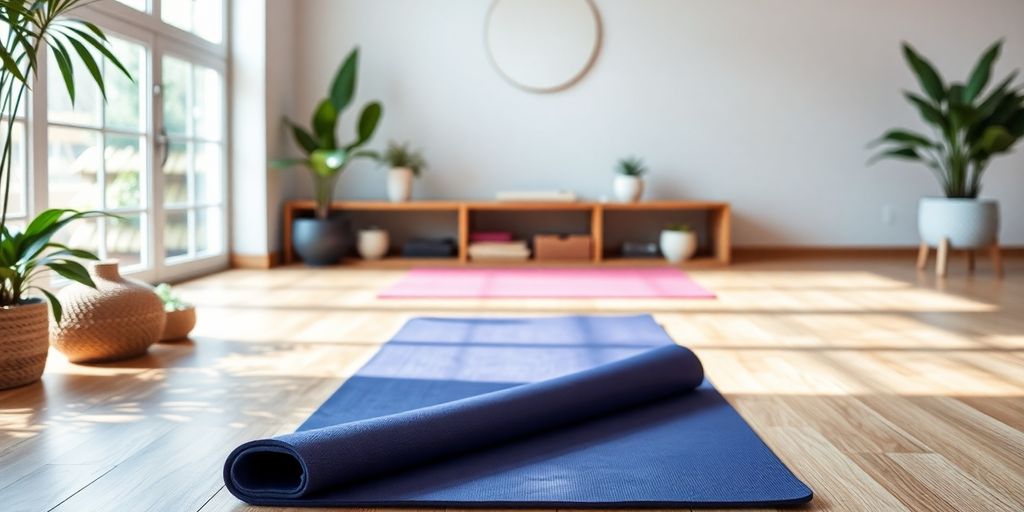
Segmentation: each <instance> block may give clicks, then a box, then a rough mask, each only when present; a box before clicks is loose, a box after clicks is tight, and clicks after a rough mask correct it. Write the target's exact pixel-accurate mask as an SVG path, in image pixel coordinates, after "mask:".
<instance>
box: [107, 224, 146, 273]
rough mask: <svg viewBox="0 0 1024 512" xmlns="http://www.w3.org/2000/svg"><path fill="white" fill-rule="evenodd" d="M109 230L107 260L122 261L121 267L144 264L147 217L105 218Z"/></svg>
mask: <svg viewBox="0 0 1024 512" xmlns="http://www.w3.org/2000/svg"><path fill="white" fill-rule="evenodd" d="M103 221H104V222H105V223H106V228H107V236H106V239H107V243H106V247H107V254H106V257H107V258H115V259H117V260H120V262H121V267H135V266H140V265H142V264H143V263H144V261H143V259H142V257H143V253H142V247H143V246H144V245H145V236H144V232H145V228H144V222H145V216H144V215H139V214H136V215H121V216H119V217H108V218H104V219H103Z"/></svg>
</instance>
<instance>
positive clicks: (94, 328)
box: [50, 261, 167, 363]
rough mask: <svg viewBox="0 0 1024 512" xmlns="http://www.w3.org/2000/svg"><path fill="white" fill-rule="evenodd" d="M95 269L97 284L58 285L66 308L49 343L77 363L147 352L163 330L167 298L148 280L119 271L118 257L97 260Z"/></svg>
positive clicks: (54, 327) (93, 273)
mask: <svg viewBox="0 0 1024 512" xmlns="http://www.w3.org/2000/svg"><path fill="white" fill-rule="evenodd" d="M92 275H93V281H94V282H95V283H96V289H92V288H89V287H88V286H85V285H82V284H78V283H73V284H71V285H69V286H67V287H65V288H64V289H63V290H61V291H60V294H59V296H58V297H59V298H60V302H61V304H62V305H63V306H64V314H63V316H62V317H61V324H60V325H59V326H58V325H57V324H56V323H54V324H53V325H52V327H51V330H50V343H51V344H52V345H53V346H54V347H55V348H56V349H57V350H60V351H61V352H63V353H64V355H66V356H67V357H68V360H69V361H71V362H73V363H85V362H100V361H116V360H120V359H129V358H133V357H138V356H141V355H142V354H145V353H146V351H147V350H148V349H149V347H150V345H152V344H154V343H156V342H157V341H159V340H160V335H161V334H163V332H164V323H165V322H166V321H167V316H166V314H164V305H163V301H161V300H160V297H157V295H156V294H155V293H153V290H152V288H150V287H149V286H148V285H146V284H144V283H141V282H139V281H135V280H133V279H126V278H124V277H121V274H120V273H119V272H118V269H117V262H116V261H109V262H102V263H96V264H95V265H94V266H93V271H92Z"/></svg>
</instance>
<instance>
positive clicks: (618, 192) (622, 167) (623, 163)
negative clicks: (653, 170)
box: [612, 156, 647, 203]
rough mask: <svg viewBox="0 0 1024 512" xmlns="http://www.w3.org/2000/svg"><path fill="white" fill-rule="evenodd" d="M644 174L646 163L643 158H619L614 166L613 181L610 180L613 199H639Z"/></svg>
mask: <svg viewBox="0 0 1024 512" xmlns="http://www.w3.org/2000/svg"><path fill="white" fill-rule="evenodd" d="M645 174H647V165H646V164H644V161H643V160H641V159H639V158H637V157H634V156H631V157H628V158H623V159H621V160H619V163H618V165H616V166H615V181H613V182H612V191H613V192H614V193H615V199H617V200H619V201H621V202H624V203H635V202H637V201H639V200H640V196H642V195H643V194H644V175H645Z"/></svg>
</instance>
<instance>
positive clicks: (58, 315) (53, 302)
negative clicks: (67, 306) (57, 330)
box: [32, 286, 64, 326]
mask: <svg viewBox="0 0 1024 512" xmlns="http://www.w3.org/2000/svg"><path fill="white" fill-rule="evenodd" d="M32 289H36V290H39V291H40V292H43V295H46V300H47V301H48V302H49V303H50V309H51V310H52V311H53V319H54V321H56V322H57V325H58V326H59V325H60V321H61V319H62V318H63V317H64V308H63V307H62V306H61V304H60V300H58V299H57V297H56V296H54V295H53V294H52V293H50V292H48V291H46V290H44V289H43V288H40V287H38V286H33V287H32Z"/></svg>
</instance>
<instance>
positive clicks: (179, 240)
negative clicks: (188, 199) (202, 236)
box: [164, 210, 189, 258]
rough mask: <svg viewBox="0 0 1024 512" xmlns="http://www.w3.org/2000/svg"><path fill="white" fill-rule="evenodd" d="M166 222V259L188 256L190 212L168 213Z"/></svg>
mask: <svg viewBox="0 0 1024 512" xmlns="http://www.w3.org/2000/svg"><path fill="white" fill-rule="evenodd" d="M166 217H167V221H166V222H164V257H166V258H175V257H178V256H187V255H188V246H189V244H188V212H187V211H174V210H171V211H168V212H167V216H166Z"/></svg>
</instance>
